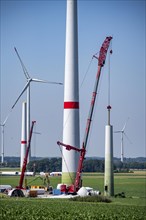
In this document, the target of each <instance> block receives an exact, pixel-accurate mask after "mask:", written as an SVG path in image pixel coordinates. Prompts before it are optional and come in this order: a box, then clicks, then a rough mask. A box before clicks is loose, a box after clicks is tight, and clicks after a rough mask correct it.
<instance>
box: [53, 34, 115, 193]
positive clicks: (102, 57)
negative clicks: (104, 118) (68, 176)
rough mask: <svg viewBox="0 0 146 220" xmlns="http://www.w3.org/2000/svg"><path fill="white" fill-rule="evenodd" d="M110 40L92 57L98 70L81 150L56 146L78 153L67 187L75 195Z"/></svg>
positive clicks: (79, 182) (78, 185)
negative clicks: (73, 178) (70, 182)
mask: <svg viewBox="0 0 146 220" xmlns="http://www.w3.org/2000/svg"><path fill="white" fill-rule="evenodd" d="M111 40H112V37H106V39H105V41H104V42H103V44H102V46H101V48H100V52H99V57H96V56H95V55H94V56H93V57H95V58H96V59H98V69H97V75H96V80H95V85H94V90H93V94H92V99H91V105H90V110H89V115H88V119H87V123H86V129H85V135H84V139H83V144H82V148H81V149H78V148H76V147H73V146H70V145H67V144H63V143H61V142H59V141H58V142H57V144H58V145H61V146H63V147H66V149H67V150H75V151H78V152H80V158H79V162H78V168H77V173H76V178H75V182H74V184H73V185H71V186H69V187H68V193H76V192H77V191H78V190H79V188H80V187H81V172H82V167H83V161H84V158H85V153H86V146H87V141H88V136H89V131H90V126H91V121H92V115H93V110H94V106H95V100H96V94H97V89H98V84H99V79H100V75H101V69H102V67H103V66H104V64H105V60H106V55H107V51H108V48H109V45H110V41H111ZM110 53H112V51H110Z"/></svg>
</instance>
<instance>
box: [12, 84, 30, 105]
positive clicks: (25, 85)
mask: <svg viewBox="0 0 146 220" xmlns="http://www.w3.org/2000/svg"><path fill="white" fill-rule="evenodd" d="M29 83H30V81H29V82H28V83H27V84H26V85H25V87H24V89H23V90H22V92H21V93H20V95H19V96H18V98H17V99H16V101H15V103H14V104H13V106H12V108H11V109H13V108H14V107H15V105H16V103H17V102H18V100H19V99H20V97H21V96H22V95H23V93H24V92H25V90H26V89H27V87H28V86H29Z"/></svg>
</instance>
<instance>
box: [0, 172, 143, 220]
mask: <svg viewBox="0 0 146 220" xmlns="http://www.w3.org/2000/svg"><path fill="white" fill-rule="evenodd" d="M34 178H35V177H29V178H27V181H28V184H29V181H32V180H33V179H34ZM50 181H51V185H52V186H53V187H54V188H55V187H56V185H57V183H60V182H61V180H60V177H51V178H50ZM18 182H19V177H2V176H1V177H0V184H10V185H12V186H13V187H15V186H16V185H18ZM103 182H104V175H103V174H99V173H84V174H83V185H84V186H90V187H93V188H94V189H98V190H100V191H101V192H103ZM114 183H115V184H114V187H115V194H117V193H120V192H124V193H125V195H126V198H111V200H112V202H111V203H89V202H88V203H87V202H74V201H70V200H66V199H64V200H62V199H38V198H1V200H0V203H1V205H0V219H3V220H5V219H7V220H8V219H10V220H11V219H15V220H18V219H22V220H23V219H27V220H36V219H40V220H42V219H50V220H51V219H53V220H54V219H58V220H59V219H62V220H66V219H68V220H72V219H73V220H75V219H76V220H78V219H85V220H86V219H87V220H88V219H92V220H94V219H95V220H96V219H107V220H108V219H109V220H110V219H120V220H126V219H127V220H132V219H135V220H144V219H146V176H145V172H142V171H141V172H140V171H139V172H134V173H128V174H117V173H116V174H115V175H114ZM32 184H34V185H42V181H41V180H40V179H37V180H36V181H34V182H32Z"/></svg>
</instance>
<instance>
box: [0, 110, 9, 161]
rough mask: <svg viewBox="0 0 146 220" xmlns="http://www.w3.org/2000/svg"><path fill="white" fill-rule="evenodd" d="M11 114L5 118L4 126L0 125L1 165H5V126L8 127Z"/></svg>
mask: <svg viewBox="0 0 146 220" xmlns="http://www.w3.org/2000/svg"><path fill="white" fill-rule="evenodd" d="M10 113H11V112H9V114H8V115H7V117H6V118H5V120H4V122H3V123H2V124H0V126H1V127H2V142H1V144H2V146H1V163H4V134H5V125H6V122H7V120H8V117H9V115H10Z"/></svg>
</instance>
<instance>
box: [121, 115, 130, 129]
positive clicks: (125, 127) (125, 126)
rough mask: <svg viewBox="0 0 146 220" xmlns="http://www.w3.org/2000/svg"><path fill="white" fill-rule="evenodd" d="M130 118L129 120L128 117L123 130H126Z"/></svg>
mask: <svg viewBox="0 0 146 220" xmlns="http://www.w3.org/2000/svg"><path fill="white" fill-rule="evenodd" d="M128 120H129V117H128V118H127V121H126V122H125V125H124V127H123V129H122V131H124V130H125V128H126V126H127V122H128Z"/></svg>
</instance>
